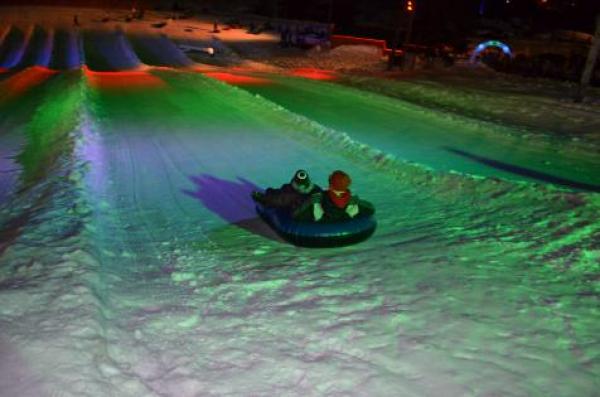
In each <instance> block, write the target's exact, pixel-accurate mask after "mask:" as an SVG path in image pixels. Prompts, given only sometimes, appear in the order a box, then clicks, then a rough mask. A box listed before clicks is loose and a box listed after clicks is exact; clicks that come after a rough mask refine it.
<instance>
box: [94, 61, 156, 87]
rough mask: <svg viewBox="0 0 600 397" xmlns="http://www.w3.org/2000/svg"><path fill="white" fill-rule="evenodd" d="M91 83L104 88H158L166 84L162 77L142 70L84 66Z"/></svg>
mask: <svg viewBox="0 0 600 397" xmlns="http://www.w3.org/2000/svg"><path fill="white" fill-rule="evenodd" d="M83 72H84V73H85V75H86V77H87V79H88V81H89V83H90V85H91V86H92V87H95V88H103V89H112V90H115V89H134V88H137V89H139V88H156V87H163V86H165V82H164V81H163V80H161V79H160V78H158V77H156V76H154V75H152V74H150V73H148V72H145V71H140V70H130V71H121V72H95V71H92V70H90V69H88V67H87V66H84V67H83Z"/></svg>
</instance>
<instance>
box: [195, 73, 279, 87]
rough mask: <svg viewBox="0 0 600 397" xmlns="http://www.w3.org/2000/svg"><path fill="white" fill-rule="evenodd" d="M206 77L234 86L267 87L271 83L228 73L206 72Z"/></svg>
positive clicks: (257, 78)
mask: <svg viewBox="0 0 600 397" xmlns="http://www.w3.org/2000/svg"><path fill="white" fill-rule="evenodd" d="M203 74H204V75H205V76H207V77H210V78H211V79H215V80H219V81H222V82H224V83H227V84H232V85H267V84H270V83H271V81H270V80H268V79H263V78H261V77H253V76H247V75H243V74H234V73H227V72H204V73H203Z"/></svg>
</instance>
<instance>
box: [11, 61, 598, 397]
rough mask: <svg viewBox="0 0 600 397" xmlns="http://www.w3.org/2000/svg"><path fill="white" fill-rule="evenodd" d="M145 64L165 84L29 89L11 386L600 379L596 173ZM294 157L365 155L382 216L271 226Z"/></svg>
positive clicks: (168, 387) (487, 384)
mask: <svg viewBox="0 0 600 397" xmlns="http://www.w3.org/2000/svg"><path fill="white" fill-rule="evenodd" d="M147 78H148V81H150V79H159V80H160V81H161V82H162V83H163V84H162V85H154V84H153V85H152V86H149V87H146V88H144V87H140V86H136V87H135V89H134V88H131V87H130V88H129V89H128V88H127V87H123V88H121V89H120V90H115V89H114V87H113V88H111V89H106V90H105V89H103V88H102V85H94V86H90V85H89V84H88V81H87V78H86V77H85V75H78V74H77V75H76V74H72V75H69V78H67V77H66V75H61V76H59V77H57V78H55V79H52V80H50V82H49V83H47V84H46V85H45V86H46V87H51V88H52V89H51V90H49V91H47V93H46V96H45V97H43V98H44V100H43V101H41V102H34V101H33V100H32V102H31V106H32V107H34V108H35V109H36V110H35V112H32V114H31V116H30V118H29V119H28V120H26V121H25V125H24V126H23V127H22V130H24V133H25V134H26V141H25V142H24V145H23V147H22V148H21V151H20V154H19V157H18V159H19V163H18V164H19V165H20V168H21V171H20V175H21V177H20V180H19V188H18V189H12V190H11V193H10V194H9V195H8V197H6V198H5V199H4V201H3V202H2V204H1V206H0V225H1V226H0V236H2V245H1V246H0V301H1V302H2V304H1V305H0V327H1V329H2V336H1V339H0V352H2V357H3V358H1V359H0V362H1V363H2V366H1V367H0V368H8V369H7V370H6V371H5V370H2V371H0V390H2V391H3V392H6V393H9V395H19V396H40V395H65V396H82V395H89V396H106V395H119V396H141V395H144V396H178V397H179V396H182V397H184V396H213V395H214V396H222V395H230V396H248V395H253V396H273V395H287V396H325V395H327V396H330V395H345V396H354V395H355V396H363V395H372V396H398V395H403V396H441V395H444V396H462V395H477V396H486V395H503V396H504V395H512V396H530V395H577V396H591V395H593V394H594V393H595V391H596V390H598V386H599V385H598V380H597V379H598V377H597V374H598V373H599V371H600V362H599V360H598V353H599V350H598V335H599V334H600V329H599V327H600V325H599V324H600V322H599V321H598V318H599V317H598V316H599V313H598V308H597V297H598V282H597V276H598V271H599V268H598V266H599V265H598V263H599V256H598V255H599V251H598V245H597V244H598V241H599V240H598V237H599V233H600V230H599V228H600V226H599V223H598V213H599V209H600V202H599V201H598V195H597V194H596V193H571V192H564V191H560V190H558V189H556V188H553V187H552V186H538V185H535V184H531V183H525V182H523V183H511V182H506V181H502V180H498V179H494V178H488V179H486V178H481V177H480V178H474V177H468V176H465V175H459V174H451V173H445V172H432V171H430V170H428V169H427V168H425V167H422V166H420V165H418V164H412V163H406V162H404V161H402V160H401V159H399V158H396V157H395V156H393V155H390V153H386V152H385V151H381V150H380V149H381V148H378V147H377V145H366V144H364V143H362V142H360V141H359V140H356V139H353V138H351V137H350V136H348V135H345V134H343V133H340V132H339V131H336V130H334V129H330V128H328V127H327V126H325V125H322V124H320V123H318V122H316V121H315V120H312V119H310V118H307V117H305V116H303V115H301V114H298V113H293V112H291V111H290V110H288V109H285V108H282V107H280V106H279V105H276V104H274V103H272V102H269V101H268V100H266V99H264V98H261V97H256V96H254V95H252V94H249V93H248V92H246V91H244V90H242V89H239V88H235V87H231V86H228V85H226V84H224V83H221V82H218V81H215V80H212V79H209V78H206V77H204V76H202V75H199V74H192V73H181V72H155V74H153V75H148V77H147ZM327 88H328V89H329V90H335V89H336V88H335V87H334V86H333V87H332V86H327ZM339 92H340V93H342V92H344V90H342V89H341V88H340V91H339ZM291 95H293V93H292V94H291ZM334 97H335V95H334ZM340 98H342V95H340ZM3 106H8V105H3ZM22 106H26V104H25V103H23V104H22ZM365 106H367V104H365ZM344 111H348V110H347V109H345V108H343V107H340V108H339V112H344ZM0 115H1V116H0V117H1V120H2V122H3V123H4V124H3V125H5V126H6V128H10V127H11V126H12V125H13V124H15V126H16V125H17V122H16V121H13V120H11V119H10V118H9V117H7V116H6V115H5V114H4V113H0ZM348 117H351V115H348ZM414 117H415V118H418V116H414ZM397 122H398V123H400V124H401V123H402V119H401V118H400V119H399V120H398V121H397ZM451 122H452V121H451V120H449V121H448V123H451ZM383 128H384V127H383V126H378V128H374V129H373V131H374V134H378V133H380V132H378V131H381V129H383ZM385 139H389V137H386V138H385ZM297 168H306V169H308V170H309V172H310V173H311V175H312V176H313V178H314V179H315V181H317V182H320V183H322V184H323V183H324V182H325V181H326V178H327V175H328V173H329V172H330V171H332V170H333V169H338V168H341V169H344V170H346V171H348V172H349V173H350V174H351V175H352V177H353V179H354V183H353V190H354V192H355V193H357V194H359V195H360V196H361V197H364V198H366V199H369V200H371V201H373V202H374V203H375V205H376V207H377V218H378V220H379V227H378V230H377V232H376V234H375V235H374V236H373V237H372V238H371V239H370V240H368V241H366V242H364V243H362V244H359V245H356V246H351V247H346V248H338V249H327V250H321V249H319V250H310V249H299V248H296V247H293V246H290V245H288V244H286V243H284V242H282V241H280V240H279V239H278V238H277V237H275V236H274V234H273V233H272V232H271V231H270V230H269V229H268V228H267V227H265V225H264V224H263V223H262V222H261V221H260V220H258V219H257V217H256V215H255V213H254V209H253V205H252V203H251V201H250V199H249V195H248V194H249V192H250V191H251V190H252V189H255V188H258V187H266V186H269V185H278V184H280V183H282V182H284V181H287V180H288V179H289V178H290V176H291V174H292V173H293V172H294V171H295V170H296V169H297ZM4 357H8V358H10V359H11V363H13V364H12V365H11V366H8V365H7V364H6V360H7V359H4ZM23 379H27V381H24V380H23Z"/></svg>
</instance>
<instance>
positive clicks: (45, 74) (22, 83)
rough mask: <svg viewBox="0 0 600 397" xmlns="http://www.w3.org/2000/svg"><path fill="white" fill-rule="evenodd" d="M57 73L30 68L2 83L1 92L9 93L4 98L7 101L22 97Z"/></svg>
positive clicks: (43, 68)
mask: <svg viewBox="0 0 600 397" xmlns="http://www.w3.org/2000/svg"><path fill="white" fill-rule="evenodd" d="M56 73H58V72H56V71H54V70H51V69H48V68H45V67H42V66H32V67H29V68H27V69H24V70H21V71H20V72H18V73H16V74H15V75H13V76H10V77H9V78H7V79H6V80H4V81H2V82H0V92H6V93H8V95H5V96H3V97H4V98H5V99H6V98H11V97H14V96H18V95H21V94H23V93H25V92H26V91H29V90H30V89H31V88H33V87H35V86H36V85H39V84H41V83H43V82H44V81H46V80H47V79H48V78H49V77H50V76H52V75H54V74H56Z"/></svg>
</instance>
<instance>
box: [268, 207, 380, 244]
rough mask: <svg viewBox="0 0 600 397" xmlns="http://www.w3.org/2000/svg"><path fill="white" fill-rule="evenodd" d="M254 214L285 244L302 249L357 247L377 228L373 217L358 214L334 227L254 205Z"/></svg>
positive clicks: (279, 210) (333, 224)
mask: <svg viewBox="0 0 600 397" xmlns="http://www.w3.org/2000/svg"><path fill="white" fill-rule="evenodd" d="M256 212H257V213H258V215H260V217H261V218H262V219H263V220H264V221H265V222H267V223H268V224H269V225H270V226H271V228H273V229H274V230H275V231H276V232H277V234H279V235H280V236H281V237H282V238H283V239H284V240H286V241H289V242H290V243H292V244H294V245H298V246H301V247H315V248H324V247H341V246H344V245H350V244H356V243H359V242H361V241H364V240H366V239H368V238H369V237H371V235H372V234H373V233H374V232H375V229H376V227H377V222H376V221H375V218H374V217H373V216H372V215H364V216H361V215H360V214H359V215H358V216H356V217H355V218H353V219H348V220H343V221H340V222H335V223H324V222H299V221H296V220H294V219H293V218H292V217H291V215H290V214H289V212H287V211H285V210H282V209H277V208H269V207H264V206H262V205H261V204H257V205H256Z"/></svg>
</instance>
